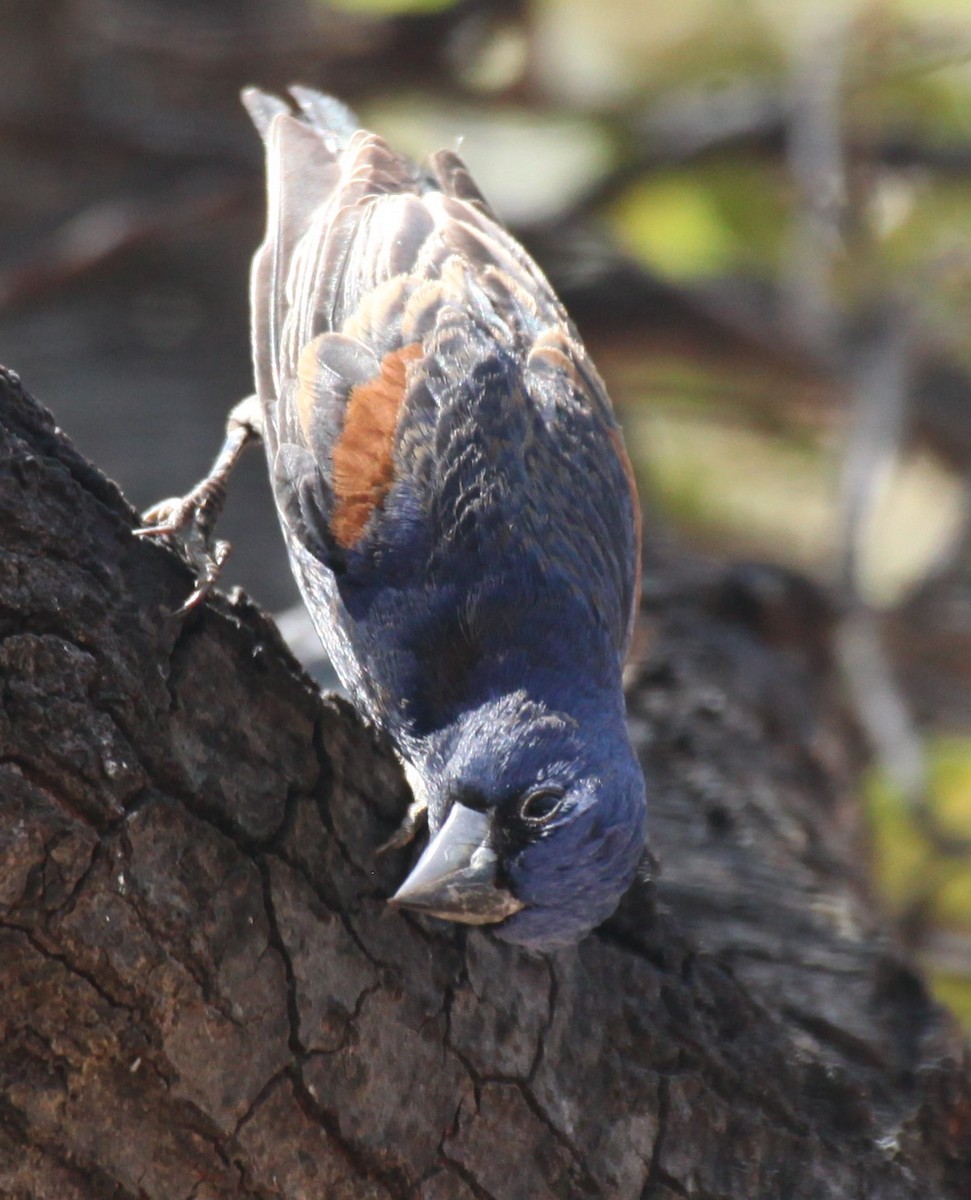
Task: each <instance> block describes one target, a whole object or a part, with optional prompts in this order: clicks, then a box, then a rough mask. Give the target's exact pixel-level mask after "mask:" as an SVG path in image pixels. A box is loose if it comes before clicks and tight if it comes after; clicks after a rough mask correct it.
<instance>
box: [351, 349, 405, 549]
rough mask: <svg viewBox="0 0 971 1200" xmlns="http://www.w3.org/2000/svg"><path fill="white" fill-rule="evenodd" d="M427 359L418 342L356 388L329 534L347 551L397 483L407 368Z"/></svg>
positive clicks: (385, 361) (385, 360)
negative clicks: (399, 428) (397, 439)
mask: <svg viewBox="0 0 971 1200" xmlns="http://www.w3.org/2000/svg"><path fill="white" fill-rule="evenodd" d="M421 355H422V348H421V345H420V344H419V343H418V342H413V343H412V344H411V345H408V346H402V347H401V348H400V349H398V350H392V351H390V352H389V353H388V354H386V355H385V356H384V358H383V359H382V360H381V369H380V371H379V372H378V374H377V375H375V377H374V378H373V379H370V380H368V382H367V383H360V384H358V385H357V387H355V388H352V389H351V394H350V398H349V399H348V401H347V408H346V409H345V412H344V425H343V428H342V429H341V433H340V437H339V438H338V439H337V441H336V442H335V444H334V449H333V452H332V460H333V478H332V481H331V486H332V488H333V492H334V498H335V500H336V504H335V506H334V512H333V515H332V516H331V522H330V529H331V533H332V534H333V536H334V539H335V541H336V542H337V544H338V545H340V546H343V547H344V549H345V550H346V549H348V548H350V547H351V546H353V545H354V543H355V542H356V541H357V540H358V538H360V536H361V534H362V533H363V532H364V527H365V525H367V523H368V520H369V518H370V516H371V514H372V513H373V512H374V510H375V509H376V508H377V507H378V506H379V505H380V504H381V503H382V502H383V501H384V498H385V496H386V495H387V494H388V492H389V490H390V489H391V485H392V484H393V483H394V458H393V451H394V434H395V429H396V428H397V425H398V414H399V412H400V410H401V404H402V401H403V400H404V398H405V391H406V388H407V372H408V364H409V363H410V362H413V361H414V360H415V359H417V358H420V357H421Z"/></svg>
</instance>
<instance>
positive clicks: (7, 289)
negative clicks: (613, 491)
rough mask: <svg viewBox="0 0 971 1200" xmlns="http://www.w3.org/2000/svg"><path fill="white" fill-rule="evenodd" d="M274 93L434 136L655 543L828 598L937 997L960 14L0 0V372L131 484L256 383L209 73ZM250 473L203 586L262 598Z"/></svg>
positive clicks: (959, 325) (960, 613)
mask: <svg viewBox="0 0 971 1200" xmlns="http://www.w3.org/2000/svg"><path fill="white" fill-rule="evenodd" d="M294 81H298V82H304V83H307V84H312V85H316V86H318V87H321V88H323V89H325V90H328V91H332V92H334V93H336V94H338V95H340V96H341V97H342V98H343V99H345V100H346V101H348V102H349V103H351V104H352V105H353V106H354V107H356V108H357V109H358V111H359V112H360V114H361V117H362V119H363V121H364V123H366V124H369V125H371V126H373V127H374V128H377V129H378V130H380V131H381V132H383V133H384V134H385V135H387V136H388V137H389V138H390V139H392V140H393V141H394V142H395V143H396V144H397V145H398V146H399V147H400V148H404V149H407V150H409V151H411V152H413V153H415V154H416V155H422V154H424V153H426V152H428V151H429V150H431V149H435V148H438V147H440V146H451V147H457V148H459V150H460V152H461V153H462V154H463V156H464V157H465V158H466V159H467V161H468V162H469V164H470V166H471V168H472V170H473V173H474V174H475V176H476V178H477V179H478V182H479V183H480V185H481V186H482V188H483V190H484V191H485V193H486V195H487V196H489V198H490V199H491V201H492V202H493V204H494V206H495V207H496V208H497V209H498V210H499V212H500V213H501V214H502V215H503V216H504V217H505V219H506V220H507V221H508V223H509V224H510V225H511V227H512V228H513V229H514V231H515V232H516V233H517V234H518V235H519V236H520V237H521V238H522V240H523V241H524V242H525V243H526V245H527V246H528V247H529V248H530V249H531V250H532V251H533V253H534V254H535V255H536V256H537V258H538V259H539V261H540V263H541V264H542V265H543V266H544V268H545V269H546V270H547V272H548V273H549V275H550V276H551V278H552V279H553V281H554V284H555V285H556V286H557V288H558V289H559V291H560V293H561V295H562V296H563V298H564V300H565V301H566V303H567V305H568V307H569V308H570V309H571V312H572V313H573V315H574V317H575V319H576V320H577V323H578V324H579V326H580V328H581V332H582V333H583V335H584V337H585V340H586V342H587V345H588V347H589V349H590V350H591V352H592V354H593V356H594V359H595V360H596V362H597V364H598V366H599V367H600V370H601V372H602V374H603V375H604V376H605V378H606V380H607V383H608V386H609V389H610V391H611V394H612V395H613V397H614V400H615V403H616V405H617V407H618V409H619V410H620V415H621V419H622V421H623V423H624V425H625V428H626V430H627V436H628V443H629V445H630V449H631V453H632V455H633V457H634V458H635V460H636V465H637V470H638V474H639V477H640V480H641V485H642V494H643V498H644V503H645V507H646V509H647V512H648V521H649V528H650V530H651V533H652V536H653V537H654V539H655V541H656V543H658V544H660V543H668V544H673V545H677V546H682V547H687V548H689V549H691V550H693V551H694V552H697V553H700V554H703V555H705V556H708V557H710V558H714V559H719V560H721V559H745V560H752V561H766V560H768V561H772V562H776V563H781V564H783V565H785V566H787V567H791V568H794V569H797V570H799V571H802V572H805V573H807V574H808V575H809V576H810V577H811V578H813V579H814V580H815V581H816V582H817V583H818V584H819V585H820V586H822V587H823V588H825V589H826V591H827V593H828V595H829V596H830V597H831V599H832V602H833V606H834V611H835V612H836V613H837V614H838V620H837V622H836V639H837V646H838V658H839V661H840V668H841V670H842V672H843V675H844V679H845V685H846V695H847V698H848V700H849V702H850V703H851V704H852V705H853V707H854V710H855V713H856V716H857V718H858V720H859V723H860V726H861V729H862V731H863V734H864V738H865V740H866V742H867V743H868V746H869V750H870V754H871V756H872V766H871V767H870V768H869V770H868V773H867V782H866V802H867V804H868V807H869V815H870V818H871V827H872V830H873V834H872V845H873V852H874V856H875V861H876V867H877V871H876V874H877V879H878V881H879V884H880V887H881V889H882V892H883V896H884V899H885V902H886V904H887V905H888V906H889V907H890V909H891V911H892V912H893V914H894V915H895V917H896V918H897V920H898V921H899V922H900V926H901V929H902V930H903V931H904V934H905V936H906V937H907V939H908V940H909V942H910V944H911V945H912V946H913V948H914V950H915V952H916V953H917V954H918V955H919V956H920V957H921V958H922V960H923V961H924V963H925V965H926V966H927V968H928V970H929V971H930V973H931V976H932V979H933V982H934V985H935V987H936V988H937V990H938V992H939V994H940V995H941V996H942V997H943V998H944V999H946V1000H947V1001H949V1002H950V1003H951V1004H952V1005H953V1006H954V1007H955V1008H956V1010H957V1011H958V1012H959V1013H960V1014H961V1015H962V1016H963V1018H964V1019H965V1020H966V1021H968V1022H969V1023H971V687H969V682H971V4H969V2H968V0H815V2H812V0H678V2H677V3H676V4H672V3H671V2H670V0H330V2H327V3H325V2H324V0H0V180H2V188H0V361H3V362H4V363H6V364H8V365H9V366H11V367H13V368H14V369H16V370H17V371H18V372H19V373H20V375H21V376H22V378H23V380H24V382H25V385H26V386H27V388H28V390H29V391H31V392H32V393H33V394H34V395H35V396H36V397H37V398H38V399H39V400H41V401H42V402H43V403H44V404H46V405H47V406H48V407H49V408H50V409H51V410H52V411H53V412H54V414H55V416H56V418H57V420H58V422H59V423H60V424H61V426H62V427H63V428H64V429H65V430H66V431H67V432H68V433H69V434H70V436H71V437H72V438H73V439H74V441H75V442H76V444H77V445H78V446H79V448H80V449H81V450H82V451H84V452H85V453H86V454H88V455H89V456H90V457H92V458H93V459H94V460H95V461H96V462H97V463H98V464H99V465H100V466H101V467H102V468H103V469H104V470H105V471H106V472H107V473H108V474H109V475H111V476H113V477H114V478H115V479H116V480H117V481H118V482H119V483H120V484H121V486H122V488H123V489H124V491H125V492H126V494H127V495H128V497H129V499H130V500H131V501H132V503H133V504H134V505H135V506H136V507H138V508H144V507H146V506H147V505H148V504H150V503H152V502H154V501H156V500H158V499H160V498H162V497H164V496H168V495H172V494H175V493H178V492H182V491H184V490H186V489H187V488H188V487H189V486H190V485H191V484H192V483H194V482H195V481H196V480H197V479H198V478H199V477H200V476H201V475H202V474H203V473H204V471H205V469H206V467H207V465H208V463H209V461H210V459H211V458H212V456H213V454H214V452H215V450H216V448H217V446H218V444H219V442H220V439H221V434H222V428H223V421H224V417H225V413H226V411H227V409H228V408H229V407H230V405H231V404H232V403H234V402H235V401H236V400H237V399H239V398H240V397H242V396H243V395H245V394H246V393H247V392H248V391H250V389H251V383H250V359H249V345H248V329H247V321H248V317H247V274H248V268H249V259H250V255H251V254H252V251H253V249H254V247H255V246H256V244H257V242H258V241H259V239H260V237H261V235H262V224H263V183H262V161H261V160H262V154H261V147H260V144H259V142H258V139H257V137H256V135H255V133H254V131H253V130H252V128H251V127H250V126H249V123H248V121H247V119H246V117H245V114H244V113H243V110H242V108H241V107H240V105H239V102H238V93H239V90H240V88H241V87H242V86H244V85H245V84H250V83H257V84H260V85H262V86H264V87H267V88H271V89H272V88H283V87H285V86H286V85H287V84H288V83H290V82H294ZM264 477H265V466H264V463H263V461H262V459H261V456H260V455H259V454H253V455H252V456H251V458H250V459H249V460H248V461H247V462H245V463H244V466H243V468H242V469H241V472H240V474H239V476H237V478H236V480H235V482H234V486H233V488H232V490H231V494H230V501H229V505H228V508H227V512H226V516H225V520H224V523H223V525H222V526H221V529H220V531H221V533H223V535H224V536H226V537H228V538H229V539H230V540H231V541H232V542H233V544H234V554H233V557H232V560H231V564H230V566H229V568H228V569H227V572H226V575H225V576H224V582H225V583H227V584H237V583H238V584H241V585H243V586H244V587H245V588H246V589H247V590H248V591H249V592H250V593H251V594H252V595H253V596H254V597H255V598H256V599H257V600H258V601H259V602H260V603H261V604H263V605H264V606H266V607H267V608H269V609H270V610H272V611H275V612H281V611H284V610H287V609H288V608H289V607H290V606H291V605H292V604H293V603H294V602H295V600H296V593H295V589H294V586H293V584H292V581H291V578H290V573H289V570H288V568H287V565H286V562H285V558H284V554H283V549H282V542H281V540H280V537H279V534H278V531H277V527H276V519H275V516H274V513H273V508H272V502H271V500H270V497H269V492H268V489H267V486H266V483H265V478H264ZM288 621H289V624H288V626H287V627H288V628H291V629H293V628H296V626H295V625H294V624H293V619H292V618H288ZM295 636H298V634H297V635H295Z"/></svg>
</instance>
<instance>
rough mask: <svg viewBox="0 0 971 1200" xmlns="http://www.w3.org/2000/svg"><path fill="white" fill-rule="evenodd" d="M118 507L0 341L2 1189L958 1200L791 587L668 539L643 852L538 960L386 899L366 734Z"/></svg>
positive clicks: (840, 736)
mask: <svg viewBox="0 0 971 1200" xmlns="http://www.w3.org/2000/svg"><path fill="white" fill-rule="evenodd" d="M135 520H136V518H135V515H134V514H133V513H132V512H131V510H130V509H129V508H128V506H127V505H126V504H125V502H124V500H123V499H122V498H121V496H120V495H119V494H118V492H117V491H116V489H115V488H114V486H113V485H112V484H110V483H109V482H108V481H107V480H105V479H104V478H103V477H102V476H101V475H100V474H99V473H98V472H97V471H96V470H95V468H93V467H92V466H90V465H89V464H88V463H87V462H85V461H84V460H83V459H82V458H81V457H80V456H79V455H78V454H77V452H76V451H75V450H74V449H73V448H72V447H71V445H70V443H69V442H68V441H67V440H66V439H65V438H64V437H63V436H62V435H61V434H60V432H59V431H57V430H56V429H55V428H54V426H53V424H52V422H51V421H50V419H49V418H48V417H47V416H46V415H45V414H44V413H43V412H42V411H41V410H40V409H38V408H37V407H36V406H35V405H34V404H33V402H32V401H30V400H29V399H28V398H26V397H25V396H24V394H23V392H22V391H21V389H20V386H19V384H18V382H17V381H16V379H15V378H14V377H13V376H6V377H2V378H0V547H2V557H0V639H2V640H0V686H2V706H0V919H2V925H0V988H2V993H0V994H2V1000H0V1028H2V1047H0V1078H2V1090H0V1195H2V1196H3V1197H32V1198H38V1200H39V1198H48V1197H50V1198H51V1200H55V1198H56V1200H81V1198H84V1200H88V1198H92V1197H99V1198H100V1197H112V1198H114V1197H118V1198H119V1200H120V1198H122V1197H124V1198H128V1197H153V1198H154V1197H158V1198H160V1200H174V1198H179V1197H186V1198H188V1197H195V1198H197V1200H202V1198H214V1197H228V1196H260V1197H288V1198H296V1197H307V1198H310V1197H313V1198H318V1197H321V1198H323V1197H326V1198H328V1200H331V1198H341V1197H347V1198H349V1200H350V1198H354V1200H359V1198H362V1197H381V1198H388V1197H414V1196H420V1197H423V1198H424V1200H446V1198H456V1200H457V1198H459V1197H462V1198H478V1200H485V1198H488V1197H495V1198H496V1200H518V1198H520V1197H523V1198H526V1197H528V1198H529V1200H542V1198H544V1197H610V1198H615V1197H616V1198H626V1197H630V1198H641V1200H654V1198H657V1200H660V1198H662V1197H680V1196H692V1197H704V1198H711V1200H714V1198H716V1197H717V1198H719V1200H725V1198H728V1197H731V1198H743V1197H753V1198H758V1200H765V1198H775V1197H778V1198H779V1200H783V1198H784V1200H796V1198H798V1197H806V1198H810V1197H811V1198H813V1200H819V1198H821V1197H853V1198H854V1200H859V1198H860V1197H874V1198H876V1197H879V1198H880V1200H893V1198H896V1197H914V1198H915V1200H916V1198H918V1197H919V1198H920V1200H926V1198H927V1197H930V1196H947V1197H951V1196H953V1197H955V1198H958V1197H960V1198H961V1200H967V1197H968V1196H969V1195H971V1071H969V1064H968V1057H967V1053H966V1047H965V1044H964V1041H963V1039H962V1037H961V1035H960V1033H959V1032H958V1030H957V1029H956V1028H955V1026H954V1024H953V1022H952V1021H951V1020H950V1018H949V1017H948V1015H947V1014H946V1013H945V1012H944V1011H943V1010H942V1009H941V1008H939V1007H938V1006H937V1005H936V1004H935V1003H934V1002H933V1001H932V1000H931V999H930V998H929V997H928V994H927V992H926V990H925V988H924V985H923V984H922V982H921V980H920V979H919V977H918V976H917V975H916V974H915V973H914V971H913V969H912V968H911V966H910V965H909V964H908V963H907V962H906V961H905V960H904V958H903V957H902V955H901V953H900V952H899V950H898V948H897V947H896V946H895V944H894V941H893V939H892V937H891V935H890V933H889V932H888V930H887V928H886V927H885V926H884V925H883V924H882V923H881V919H880V917H879V915H878V914H877V913H876V911H875V906H874V903H873V901H872V898H871V897H870V895H869V894H868V892H867V884H866V879H865V877H864V874H863V871H862V868H861V865H860V864H861V861H862V860H863V857H864V856H863V854H862V850H863V848H864V845H863V839H862V836H861V830H860V825H859V821H858V806H857V801H856V796H855V787H856V780H855V777H854V750H853V738H852V734H851V731H850V729H849V728H848V726H847V724H846V722H845V721H844V720H843V718H842V717H841V715H840V711H839V707H838V704H837V702H836V699H835V697H834V688H833V682H832V679H831V676H830V672H829V666H828V661H827V649H826V648H827V627H826V614H825V612H824V611H823V609H822V606H821V605H820V603H819V601H818V599H817V597H816V595H815V593H814V592H812V590H811V589H810V588H809V587H808V585H805V584H802V583H801V582H800V581H798V580H796V579H793V578H791V577H788V576H786V575H784V574H782V573H781V572H778V571H774V570H771V569H769V568H758V569H756V568H750V569H747V570H742V569H735V570H733V571H716V570H714V569H712V570H702V569H699V568H690V569H688V568H683V567H677V566H676V565H673V564H671V563H668V564H666V565H665V564H655V565H654V566H653V567H650V568H649V576H650V577H651V578H655V579H658V578H659V579H661V580H662V583H663V586H655V587H654V588H653V589H649V591H648V596H647V598H646V601H645V614H644V617H645V629H647V630H648V631H649V632H650V634H651V648H650V653H649V655H648V657H647V660H646V662H645V663H644V665H643V666H641V667H640V668H638V670H637V671H636V672H635V676H636V677H635V678H634V679H633V680H632V681H631V689H630V714H631V723H632V729H633V736H634V738H635V741H636V743H637V745H638V746H639V748H640V751H641V754H642V758H643V762H644V766H645V769H646V771H647V773H648V777H649V794H650V796H651V798H652V802H651V817H650V827H651V838H652V844H653V847H654V850H655V851H656V853H657V854H658V857H659V858H660V860H661V862H662V864H663V865H662V870H661V874H660V876H659V879H658V880H657V882H656V883H654V884H643V883H642V884H638V885H637V886H635V888H634V889H633V890H632V891H631V892H630V893H629V894H628V896H627V897H626V898H625V900H624V902H623V904H622V906H621V909H620V911H619V912H618V914H617V915H616V916H615V917H614V918H613V919H612V920H611V921H610V922H608V923H607V925H606V926H604V927H603V928H602V929H600V930H598V931H597V932H596V933H595V934H593V935H592V936H591V937H589V938H587V939H586V940H585V941H584V942H583V943H582V944H581V945H580V946H579V947H578V948H577V949H575V950H571V951H564V952H561V953H557V954H555V955H551V956H549V957H536V956H532V955H529V954H527V953H525V952H523V951H520V950H517V949H515V948H513V947H510V946H507V945H504V944H502V943H500V942H498V941H496V940H495V939H494V938H493V937H492V936H490V935H489V934H488V933H486V932H482V931H480V930H465V929H462V928H459V927H455V926H448V925H445V924H443V923H440V922H436V921H433V920H422V919H420V918H416V917H413V916H408V915H405V914H402V913H396V912H394V911H392V910H390V909H388V908H387V906H386V904H385V898H386V897H387V896H388V895H389V894H390V893H391V892H392V891H393V890H394V888H395V886H396V884H397V883H398V882H399V881H400V880H401V879H402V877H403V876H404V874H405V872H406V870H407V867H408V863H409V860H410V858H411V856H412V855H413V853H414V851H413V850H411V849H406V850H403V851H398V852H395V853H392V854H389V855H387V856H385V857H377V856H376V855H375V848H376V847H377V846H378V845H379V844H380V843H381V842H382V841H383V840H384V839H385V838H387V837H388V836H389V834H390V833H391V832H392V830H393V829H394V828H395V827H396V825H397V822H398V821H399V819H400V817H401V815H402V812H403V810H404V806H405V804H406V798H407V797H406V789H405V786H404V784H403V782H402V779H401V777H400V774H399V771H398V769H397V767H396V765H395V763H394V761H393V759H392V757H391V756H390V755H389V753H388V751H387V748H386V747H385V746H383V745H382V744H381V743H380V741H379V740H378V739H376V738H375V737H374V736H372V734H371V733H369V732H368V731H367V729H366V728H365V727H364V726H363V724H362V723H361V721H360V720H359V718H358V717H357V715H356V713H355V712H354V711H353V710H352V709H351V708H350V707H349V706H348V705H347V704H345V703H344V702H343V701H340V700H337V699H334V698H327V697H324V698H323V699H321V698H320V697H319V696H318V695H317V693H316V692H315V690H314V688H313V687H312V686H311V685H310V684H309V682H308V680H307V679H306V677H305V676H303V675H302V673H301V671H300V669H299V668H298V667H297V666H296V664H295V663H294V661H293V660H292V658H291V657H290V655H289V653H288V652H287V650H286V648H285V647H284V646H283V644H282V643H281V641H280V639H279V636H278V635H277V633H276V631H275V629H274V627H273V625H272V624H271V623H270V622H269V621H268V620H267V619H266V618H265V617H264V616H262V614H261V613H259V612H258V611H257V610H256V609H255V608H254V607H253V606H252V605H251V604H250V603H249V602H248V601H246V600H245V599H243V598H234V599H231V600H226V599H224V598H220V597H217V598H216V599H214V600H213V601H212V602H211V603H209V604H207V605H205V606H204V607H202V608H201V609H200V610H198V611H196V612H193V613H192V614H190V615H189V616H187V617H181V618H173V617H172V616H171V615H170V614H171V613H172V611H173V610H174V609H176V608H177V607H178V606H179V604H180V603H181V601H182V600H183V599H184V598H185V596H186V595H187V594H188V591H189V590H190V587H191V580H190V577H189V574H188V572H187V570H186V569H185V568H184V567H183V566H182V565H181V564H180V563H179V562H178V561H177V560H176V558H175V557H174V556H173V555H172V554H170V553H169V552H168V551H166V550H165V549H163V548H161V547H159V546H157V545H152V544H146V543H143V542H141V541H139V540H138V539H136V538H134V537H132V534H131V530H132V526H133V524H134V523H135Z"/></svg>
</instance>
